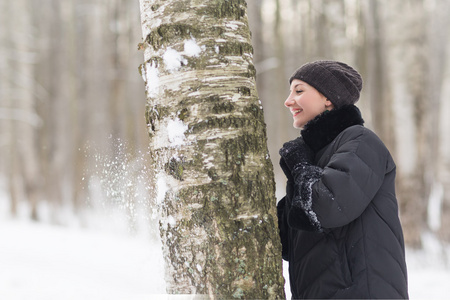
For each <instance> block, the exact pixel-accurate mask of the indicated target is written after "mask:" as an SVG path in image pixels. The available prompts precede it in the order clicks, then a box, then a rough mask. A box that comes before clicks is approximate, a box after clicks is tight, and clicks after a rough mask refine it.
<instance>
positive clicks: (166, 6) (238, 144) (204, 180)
mask: <svg viewBox="0 0 450 300" xmlns="http://www.w3.org/2000/svg"><path fill="white" fill-rule="evenodd" d="M141 17H142V28H143V36H144V43H143V44H142V47H143V48H145V64H143V66H142V68H141V72H142V75H143V78H144V80H145V82H146V91H147V97H148V108H147V123H148V131H149V135H150V137H151V143H150V147H151V149H152V150H151V151H152V156H153V160H154V170H155V174H156V178H155V181H156V186H157V200H158V201H159V202H160V205H161V211H162V218H161V222H160V224H161V226H160V230H161V237H162V240H163V245H164V254H165V258H166V269H167V276H166V281H167V284H168V288H167V289H168V290H167V291H168V292H169V293H188V294H191V293H195V294H205V295H209V296H210V297H211V298H271V299H275V298H284V292H283V278H282V271H281V252H280V251H281V249H280V243H279V238H278V229H277V225H276V214H275V197H274V181H273V171H272V164H271V162H270V159H269V156H268V152H267V145H266V133H265V124H264V122H263V112H262V107H261V106H260V104H259V103H258V96H257V92H256V87H255V68H254V67H253V64H252V54H251V53H252V45H251V42H250V32H249V29H248V23H247V13H246V3H245V1H208V0H205V1H174V0H171V1H148V0H142V1H141Z"/></svg>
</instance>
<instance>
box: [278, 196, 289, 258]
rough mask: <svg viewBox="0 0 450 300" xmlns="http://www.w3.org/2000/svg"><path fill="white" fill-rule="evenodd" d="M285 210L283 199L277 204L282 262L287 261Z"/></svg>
mask: <svg viewBox="0 0 450 300" xmlns="http://www.w3.org/2000/svg"><path fill="white" fill-rule="evenodd" d="M285 209H286V197H283V199H281V200H280V201H279V202H278V204H277V216H278V229H279V232H280V239H281V249H282V250H281V256H282V258H283V259H284V260H286V261H288V260H289V258H288V257H289V238H288V234H289V233H288V226H287V221H286V218H285V214H284V211H285Z"/></svg>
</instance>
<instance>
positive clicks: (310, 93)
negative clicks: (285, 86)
mask: <svg viewBox="0 0 450 300" xmlns="http://www.w3.org/2000/svg"><path fill="white" fill-rule="evenodd" d="M284 105H285V106H286V107H287V108H289V110H290V111H291V113H292V116H293V118H294V124H293V126H294V127H295V128H302V127H303V126H305V124H306V123H308V122H309V121H311V120H312V119H314V118H315V117H316V116H318V115H319V114H321V113H322V112H324V111H325V110H330V109H333V104H332V103H331V101H329V100H327V98H326V97H325V96H324V95H322V94H321V93H319V92H318V91H317V90H316V89H315V88H313V87H312V86H310V85H309V84H307V83H306V82H304V81H301V80H298V79H294V80H292V83H291V87H290V94H289V97H288V98H287V99H286V101H285V102H284Z"/></svg>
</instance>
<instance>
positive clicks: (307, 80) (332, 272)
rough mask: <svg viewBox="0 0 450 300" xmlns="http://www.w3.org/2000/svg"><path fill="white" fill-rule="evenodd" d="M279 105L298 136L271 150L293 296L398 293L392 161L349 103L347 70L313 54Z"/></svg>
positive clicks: (402, 276) (354, 93)
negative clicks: (279, 183)
mask: <svg viewBox="0 0 450 300" xmlns="http://www.w3.org/2000/svg"><path fill="white" fill-rule="evenodd" d="M289 82H290V95H289V97H288V98H287V99H286V102H285V106H286V107H287V108H288V109H289V110H290V111H291V113H292V115H293V121H294V124H293V125H294V127H295V128H302V130H301V137H299V138H297V139H295V140H293V141H290V142H287V143H285V144H284V145H283V148H281V149H280V155H281V160H280V165H281V168H282V169H283V171H284V173H285V174H286V176H287V179H288V181H287V188H286V196H285V197H284V198H283V199H282V200H281V201H280V202H279V203H278V205H277V209H278V222H279V227H280V236H281V241H282V246H283V259H285V260H287V261H288V262H289V277H290V283H291V292H292V297H293V298H294V299H302V298H307V299H312V298H321V299H326V298H339V299H350V298H359V299H367V298H370V299H375V298H389V299H393V298H402V299H405V298H408V291H407V274H406V263H405V251H404V242H403V233H402V228H401V225H400V221H399V218H398V205H397V200H396V196H395V185H394V181H395V164H394V161H393V159H392V157H391V155H390V154H389V151H388V150H387V149H386V147H385V145H384V144H383V142H382V141H381V140H380V139H379V138H378V137H377V136H376V135H375V134H374V133H373V132H372V131H370V130H369V129H367V128H365V127H364V126H363V123H364V121H363V119H362V117H361V113H360V111H359V109H358V108H357V107H356V106H354V103H355V102H356V101H358V99H359V94H360V91H361V89H362V79H361V76H360V75H359V73H358V72H357V71H356V70H354V69H353V68H352V67H350V66H348V65H346V64H344V63H341V62H336V61H316V62H312V63H308V64H305V65H303V66H302V67H300V68H299V69H298V70H297V71H296V72H295V73H294V74H293V75H292V77H291V78H290V80H289Z"/></svg>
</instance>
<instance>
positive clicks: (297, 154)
mask: <svg viewBox="0 0 450 300" xmlns="http://www.w3.org/2000/svg"><path fill="white" fill-rule="evenodd" d="M279 153H280V156H281V160H282V161H284V164H281V165H282V168H283V171H284V172H285V173H286V171H287V170H284V169H285V168H286V167H287V168H288V169H289V171H291V172H292V171H293V170H295V169H296V168H298V167H299V166H300V165H302V164H311V163H312V162H313V161H314V152H313V151H312V150H311V148H309V146H308V145H306V143H305V141H304V140H303V138H302V137H298V138H296V139H295V140H292V141H289V142H287V143H285V144H284V145H283V147H282V148H281V149H280V152H279Z"/></svg>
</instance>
